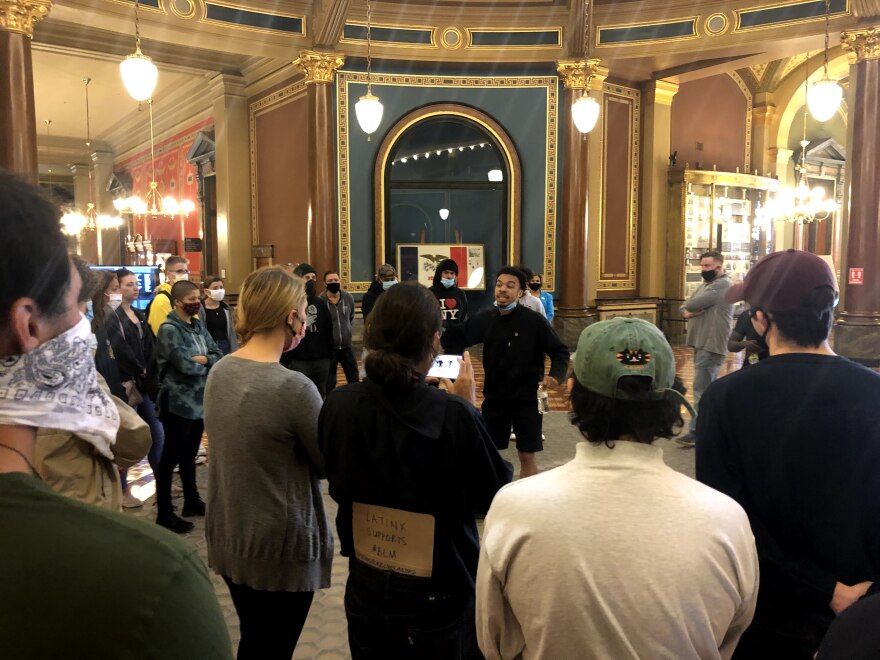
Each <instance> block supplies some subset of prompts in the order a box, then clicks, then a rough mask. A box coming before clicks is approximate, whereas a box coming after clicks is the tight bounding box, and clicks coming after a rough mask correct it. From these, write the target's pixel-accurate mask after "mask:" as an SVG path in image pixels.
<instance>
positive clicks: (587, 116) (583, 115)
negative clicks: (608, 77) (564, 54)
mask: <svg viewBox="0 0 880 660" xmlns="http://www.w3.org/2000/svg"><path fill="white" fill-rule="evenodd" d="M592 14H593V3H592V0H584V74H585V75H586V81H585V84H584V91H583V94H581V97H580V98H579V99H578V100H577V101H575V102H574V103H572V105H571V117H572V119H573V120H574V125H575V127H576V128H577V129H578V130H579V131H580V132H581V133H589V132H590V131H592V130H593V128H595V126H596V122H597V121H598V120H599V102H598V101H597V100H596V99H594V98H593V97H592V96H590V85H592V83H593V71H594V70H595V68H596V65H597V64H598V63H599V61H598V60H592V59H590V22H591V19H592Z"/></svg>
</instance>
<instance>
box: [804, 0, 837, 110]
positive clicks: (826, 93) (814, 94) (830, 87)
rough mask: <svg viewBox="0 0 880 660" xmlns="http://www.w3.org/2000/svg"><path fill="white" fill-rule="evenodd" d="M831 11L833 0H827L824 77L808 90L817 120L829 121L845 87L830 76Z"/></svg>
mask: <svg viewBox="0 0 880 660" xmlns="http://www.w3.org/2000/svg"><path fill="white" fill-rule="evenodd" d="M830 13H831V0H825V64H824V69H823V71H824V72H823V74H822V79H821V80H819V81H818V82H814V83H813V84H812V85H811V86H810V88H809V89H808V90H807V107H808V108H809V109H810V114H811V115H813V119H815V120H816V121H828V120H829V119H831V118H832V117H833V116H834V113H835V112H837V109H838V108H839V107H840V101H841V100H842V99H843V88H842V87H841V86H840V85H838V84H837V82H835V81H834V80H831V78H829V77H828V29H829V26H828V22H829V20H830Z"/></svg>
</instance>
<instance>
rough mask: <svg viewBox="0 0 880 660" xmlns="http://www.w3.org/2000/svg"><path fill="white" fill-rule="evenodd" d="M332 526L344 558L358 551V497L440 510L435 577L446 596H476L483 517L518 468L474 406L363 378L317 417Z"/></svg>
mask: <svg viewBox="0 0 880 660" xmlns="http://www.w3.org/2000/svg"><path fill="white" fill-rule="evenodd" d="M318 443H319V445H320V447H321V451H322V453H323V454H324V456H325V457H326V461H327V464H326V472H327V479H328V481H329V484H330V496H331V497H332V498H333V499H334V500H336V502H337V503H338V504H339V512H338V515H337V517H336V529H337V531H338V532H339V542H340V545H341V551H342V555H343V556H344V557H353V556H354V544H353V538H352V537H353V534H352V503H354V502H362V503H366V504H374V505H378V506H384V507H392V508H395V509H402V510H404V511H412V512H415V513H425V514H429V515H431V516H434V520H435V528H434V567H433V568H434V570H433V575H432V577H430V578H426V580H431V581H432V582H433V583H434V584H436V585H437V587H436V589H437V590H439V591H444V592H450V591H452V592H455V593H464V594H473V593H474V580H475V579H476V573H477V559H478V558H479V549H480V538H479V535H478V533H477V526H476V524H475V522H474V513H485V512H486V511H487V510H488V508H489V504H490V503H491V502H492V498H493V497H494V496H495V493H496V492H497V491H498V489H499V488H501V487H502V486H503V485H505V484H506V483H508V482H509V481H510V478H511V475H512V470H511V467H510V465H509V464H507V463H506V462H505V461H504V460H503V459H502V458H501V456H500V455H499V454H498V451H497V450H496V449H495V446H494V445H493V444H492V440H491V438H490V437H489V433H488V432H487V431H486V427H485V425H484V423H483V418H482V416H481V415H480V413H479V412H478V411H477V410H476V408H474V407H473V406H472V405H471V404H470V403H468V402H467V401H465V400H464V399H461V398H459V397H457V396H453V395H450V394H447V393H445V392H442V391H440V390H438V389H437V388H435V387H428V386H427V385H425V382H424V377H422V376H419V378H418V381H417V382H414V383H413V384H412V386H410V387H409V388H407V389H405V390H403V391H401V390H386V389H384V388H383V387H381V386H379V385H377V384H375V383H373V382H371V381H369V380H366V381H364V382H361V383H353V384H351V385H346V386H345V387H338V388H336V389H335V390H333V391H332V392H330V393H329V394H328V395H327V400H326V401H325V402H324V407H323V408H322V409H321V416H320V417H319V419H318Z"/></svg>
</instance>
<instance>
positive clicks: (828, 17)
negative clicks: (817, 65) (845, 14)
mask: <svg viewBox="0 0 880 660" xmlns="http://www.w3.org/2000/svg"><path fill="white" fill-rule="evenodd" d="M830 21H831V0H825V77H826V78H827V77H828V33H829V22H830Z"/></svg>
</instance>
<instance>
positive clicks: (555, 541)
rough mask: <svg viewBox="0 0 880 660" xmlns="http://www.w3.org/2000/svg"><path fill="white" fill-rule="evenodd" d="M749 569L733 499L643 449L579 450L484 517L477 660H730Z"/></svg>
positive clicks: (748, 614) (498, 500) (749, 542)
mask: <svg viewBox="0 0 880 660" xmlns="http://www.w3.org/2000/svg"><path fill="white" fill-rule="evenodd" d="M757 592H758V560H757V554H756V551H755V541H754V538H753V537H752V532H751V528H750V527H749V522H748V518H747V517H746V514H745V512H744V511H743V510H742V508H741V507H740V506H739V505H738V504H737V503H736V502H734V501H733V500H732V499H730V498H729V497H727V496H726V495H723V494H721V493H719V492H717V491H715V490H712V489H711V488H709V487H707V486H705V485H703V484H701V483H698V482H697V481H694V480H693V479H690V478H689V477H686V476H684V475H682V474H680V473H678V472H675V471H674V470H672V469H671V468H669V467H667V466H666V464H665V463H664V462H663V450H661V449H660V448H659V447H654V446H652V445H645V444H638V443H634V442H625V441H624V442H617V443H615V446H614V448H613V449H609V448H608V447H606V446H604V445H600V446H595V445H590V444H589V443H586V442H582V443H580V444H578V446H577V455H576V457H575V458H574V460H572V461H571V462H570V463H567V464H566V465H563V466H561V467H559V468H557V469H555V470H550V471H548V472H545V473H543V474H540V475H537V476H535V477H530V478H528V479H523V480H521V481H517V482H515V483H513V484H510V485H509V486H505V487H504V488H503V489H502V490H501V491H500V492H499V493H498V494H497V495H496V496H495V499H494V501H493V502H492V508H491V509H490V510H489V514H488V515H487V517H486V526H485V532H484V534H483V540H482V547H481V551H480V565H479V569H478V571H477V637H478V640H479V644H480V649H481V650H482V651H483V653H484V654H485V656H486V658H488V659H489V660H492V659H493V658H525V659H528V658H549V659H558V658H578V659H581V658H603V659H606V658H612V659H614V660H622V659H625V658H651V659H654V658H675V659H676V660H685V659H687V658H729V657H730V656H731V655H732V653H733V650H734V648H735V647H736V644H737V642H738V641H739V638H740V636H741V635H742V633H743V631H744V630H745V629H746V627H747V626H748V625H749V623H750V622H751V620H752V615H753V614H754V609H755V599H756V597H757Z"/></svg>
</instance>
